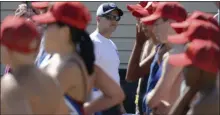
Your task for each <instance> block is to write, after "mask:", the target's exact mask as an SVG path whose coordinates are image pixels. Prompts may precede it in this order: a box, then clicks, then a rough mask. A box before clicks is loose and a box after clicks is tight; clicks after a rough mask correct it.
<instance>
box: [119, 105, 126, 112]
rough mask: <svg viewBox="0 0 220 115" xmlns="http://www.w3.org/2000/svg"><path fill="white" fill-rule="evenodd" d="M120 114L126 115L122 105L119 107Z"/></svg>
mask: <svg viewBox="0 0 220 115" xmlns="http://www.w3.org/2000/svg"><path fill="white" fill-rule="evenodd" d="M120 113H121V114H125V113H126V110H125V108H124V106H123V104H121V105H120Z"/></svg>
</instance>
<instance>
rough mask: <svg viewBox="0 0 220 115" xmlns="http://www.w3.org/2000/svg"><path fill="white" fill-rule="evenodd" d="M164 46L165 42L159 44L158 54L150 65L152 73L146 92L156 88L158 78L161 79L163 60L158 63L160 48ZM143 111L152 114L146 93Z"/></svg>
mask: <svg viewBox="0 0 220 115" xmlns="http://www.w3.org/2000/svg"><path fill="white" fill-rule="evenodd" d="M162 46H163V44H160V45H158V46H157V51H156V54H155V56H154V59H153V62H152V63H151V66H150V75H149V78H148V81H147V90H146V94H147V93H149V92H150V91H151V90H152V89H154V87H155V86H156V84H157V82H158V80H159V79H160V76H161V73H162V62H160V64H159V63H158V60H159V54H158V52H159V50H158V49H159V48H161V47H162ZM142 106H143V109H142V110H143V112H144V113H145V112H146V113H147V114H150V112H151V109H150V108H149V107H148V106H147V103H146V95H145V97H144V99H143V105H142Z"/></svg>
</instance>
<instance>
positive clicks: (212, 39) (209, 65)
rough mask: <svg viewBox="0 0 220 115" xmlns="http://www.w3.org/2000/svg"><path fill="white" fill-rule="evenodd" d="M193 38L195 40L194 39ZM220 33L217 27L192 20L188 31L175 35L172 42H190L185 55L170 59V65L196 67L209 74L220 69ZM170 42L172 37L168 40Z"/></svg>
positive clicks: (177, 55) (174, 56) (173, 56)
mask: <svg viewBox="0 0 220 115" xmlns="http://www.w3.org/2000/svg"><path fill="white" fill-rule="evenodd" d="M192 38H193V39H192ZM219 38H220V31H219V28H217V27H216V26H215V25H213V24H212V23H210V22H205V21H202V20H192V23H191V24H190V25H189V27H188V29H187V31H185V32H183V33H181V34H179V35H173V36H172V40H174V39H175V40H176V41H178V40H179V39H186V40H189V39H190V42H189V45H188V47H187V49H186V52H185V53H182V54H175V55H171V56H170V57H169V63H170V64H172V65H175V66H187V65H191V64H193V65H195V66H197V67H199V68H201V69H204V70H206V71H209V72H217V70H218V68H220V60H219V59H220V39H219ZM168 40H170V37H169V38H168Z"/></svg>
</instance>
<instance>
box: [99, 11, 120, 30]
mask: <svg viewBox="0 0 220 115" xmlns="http://www.w3.org/2000/svg"><path fill="white" fill-rule="evenodd" d="M98 18H99V25H100V28H102V29H104V30H107V31H111V32H114V31H115V30H116V28H117V26H118V21H119V20H120V16H119V13H118V11H117V10H113V11H112V12H110V13H109V14H106V15H104V16H101V17H98Z"/></svg>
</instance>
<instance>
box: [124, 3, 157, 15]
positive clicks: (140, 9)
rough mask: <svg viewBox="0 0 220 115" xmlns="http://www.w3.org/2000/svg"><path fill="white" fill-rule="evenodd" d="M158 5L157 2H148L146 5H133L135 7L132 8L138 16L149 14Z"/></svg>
mask: <svg viewBox="0 0 220 115" xmlns="http://www.w3.org/2000/svg"><path fill="white" fill-rule="evenodd" d="M156 5H157V2H147V3H146V5H145V6H143V5H139V4H136V5H133V7H134V8H133V9H132V10H131V12H132V15H133V16H134V17H137V18H142V17H145V16H149V15H150V14H152V13H153V12H154V10H155V9H156ZM135 6H136V7H135ZM142 6H143V7H142ZM127 7H128V6H127ZM130 7H132V6H130ZM128 9H129V8H128Z"/></svg>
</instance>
